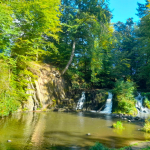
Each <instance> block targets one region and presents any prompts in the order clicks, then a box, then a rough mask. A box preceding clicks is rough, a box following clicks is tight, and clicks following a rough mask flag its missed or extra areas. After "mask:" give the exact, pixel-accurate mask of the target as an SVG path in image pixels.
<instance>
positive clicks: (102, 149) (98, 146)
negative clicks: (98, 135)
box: [90, 142, 109, 150]
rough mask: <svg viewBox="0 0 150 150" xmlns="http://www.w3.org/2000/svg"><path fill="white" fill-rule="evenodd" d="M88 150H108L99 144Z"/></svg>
mask: <svg viewBox="0 0 150 150" xmlns="http://www.w3.org/2000/svg"><path fill="white" fill-rule="evenodd" d="M90 150H109V148H107V147H105V146H104V145H103V144H101V143H99V142H96V143H95V145H94V146H92V147H91V148H90Z"/></svg>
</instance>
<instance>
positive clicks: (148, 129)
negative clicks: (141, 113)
mask: <svg viewBox="0 0 150 150" xmlns="http://www.w3.org/2000/svg"><path fill="white" fill-rule="evenodd" d="M143 131H145V132H148V133H150V118H148V119H146V120H145V125H144V127H143Z"/></svg>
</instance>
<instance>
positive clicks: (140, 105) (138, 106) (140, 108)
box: [135, 93, 149, 113]
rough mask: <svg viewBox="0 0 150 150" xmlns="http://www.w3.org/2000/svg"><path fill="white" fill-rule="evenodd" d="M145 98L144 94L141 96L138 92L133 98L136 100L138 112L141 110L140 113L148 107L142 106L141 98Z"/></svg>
mask: <svg viewBox="0 0 150 150" xmlns="http://www.w3.org/2000/svg"><path fill="white" fill-rule="evenodd" d="M144 98H146V97H145V96H141V94H140V93H139V94H138V96H137V97H136V98H135V99H136V100H137V102H136V108H137V110H138V112H142V113H148V112H149V109H148V108H146V107H143V99H144Z"/></svg>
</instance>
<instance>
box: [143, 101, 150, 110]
mask: <svg viewBox="0 0 150 150" xmlns="http://www.w3.org/2000/svg"><path fill="white" fill-rule="evenodd" d="M144 106H145V107H147V108H148V109H150V101H149V100H148V99H147V98H145V100H144Z"/></svg>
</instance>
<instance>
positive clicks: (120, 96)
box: [114, 80, 137, 115]
mask: <svg viewBox="0 0 150 150" xmlns="http://www.w3.org/2000/svg"><path fill="white" fill-rule="evenodd" d="M134 91H135V83H134V82H132V81H130V80H129V81H123V80H118V81H117V82H116V84H115V88H114V93H115V99H116V101H117V107H116V110H115V111H116V112H117V113H125V114H130V115H136V113H137V110H136V107H135V103H136V100H135V99H134Z"/></svg>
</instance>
